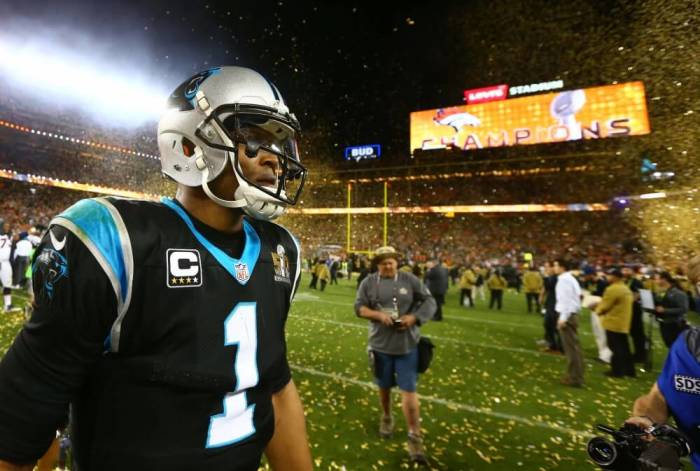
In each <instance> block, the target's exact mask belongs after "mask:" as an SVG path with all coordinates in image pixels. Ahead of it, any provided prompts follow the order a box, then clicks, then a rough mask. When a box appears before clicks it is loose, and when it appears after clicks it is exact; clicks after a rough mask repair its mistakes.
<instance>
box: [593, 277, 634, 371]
mask: <svg viewBox="0 0 700 471" xmlns="http://www.w3.org/2000/svg"><path fill="white" fill-rule="evenodd" d="M607 277H608V281H609V282H610V285H609V286H608V287H607V288H605V292H604V293H603V298H602V299H601V301H600V303H598V305H597V306H596V308H595V313H596V314H597V315H598V316H600V322H601V324H602V325H603V328H604V329H605V336H606V338H607V341H608V347H609V348H610V350H612V352H613V353H612V358H611V360H610V366H611V369H610V371H608V372H606V373H605V374H606V375H607V376H612V377H616V378H619V377H622V376H632V377H634V376H635V373H634V363H633V361H632V354H631V353H630V345H629V339H628V338H627V337H628V334H629V332H630V327H631V325H632V303H633V301H634V297H633V296H632V291H630V289H629V288H628V287H627V285H626V284H625V283H624V278H623V275H622V270H620V269H619V268H613V269H610V270H608V272H607Z"/></svg>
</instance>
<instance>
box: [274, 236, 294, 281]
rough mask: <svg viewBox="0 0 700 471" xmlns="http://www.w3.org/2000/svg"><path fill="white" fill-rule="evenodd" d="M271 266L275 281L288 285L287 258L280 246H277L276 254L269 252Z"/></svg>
mask: <svg viewBox="0 0 700 471" xmlns="http://www.w3.org/2000/svg"><path fill="white" fill-rule="evenodd" d="M271 255H272V265H273V266H274V268H275V281H281V282H283V283H289V282H290V281H289V258H288V257H287V254H286V253H285V250H284V247H283V246H282V244H277V252H271Z"/></svg>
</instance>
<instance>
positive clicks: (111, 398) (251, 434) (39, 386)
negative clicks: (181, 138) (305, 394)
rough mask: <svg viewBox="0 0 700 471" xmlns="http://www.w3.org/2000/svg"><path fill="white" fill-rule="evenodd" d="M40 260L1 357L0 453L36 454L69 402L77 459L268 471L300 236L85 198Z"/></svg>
mask: <svg viewBox="0 0 700 471" xmlns="http://www.w3.org/2000/svg"><path fill="white" fill-rule="evenodd" d="M36 253H37V255H36V257H35V261H34V280H33V283H34V290H35V293H36V308H35V312H34V314H33V316H32V319H31V320H30V322H28V324H27V325H26V326H25V328H24V329H23V330H22V331H21V333H20V334H19V335H18V337H17V339H16V340H15V342H14V344H13V345H12V347H11V349H10V351H9V352H8V353H7V355H6V356H5V357H4V358H3V360H2V363H0V459H4V460H7V461H11V462H18V463H23V462H29V461H32V460H35V459H36V458H38V457H39V456H40V455H41V454H42V453H43V452H44V451H45V450H46V448H47V447H48V445H49V443H50V441H51V439H52V437H53V436H54V433H55V430H56V428H57V427H58V426H59V425H60V423H61V422H62V421H64V420H65V414H66V410H67V408H68V404H69V403H70V404H71V405H72V418H73V420H72V427H73V443H74V455H75V461H76V466H77V469H79V470H80V471H91V470H112V469H114V470H124V469H129V470H141V469H143V470H161V469H162V470H169V471H173V470H200V469H202V470H203V469H206V470H210V471H217V470H226V471H230V470H239V469H240V470H249V469H250V470H255V469H257V468H258V465H259V462H260V457H261V454H262V451H263V449H264V447H265V446H266V444H267V442H268V441H269V440H270V438H271V437H272V433H273V427H274V417H273V410H272V402H271V398H272V394H273V393H275V392H276V391H278V390H280V389H281V388H282V387H284V386H285V385H286V384H287V383H288V382H289V380H290V371H289V366H288V364H287V360H286V343H285V337H284V325H285V321H286V317H287V313H288V310H289V306H290V303H291V298H292V296H293V293H294V291H295V289H296V286H297V283H298V280H299V274H300V264H299V245H298V243H297V242H296V240H295V239H294V238H293V236H292V235H291V234H290V233H289V232H288V231H287V230H286V229H284V228H283V227H281V226H278V225H276V224H273V223H269V222H262V221H255V220H249V219H247V218H246V219H244V221H243V231H242V234H241V235H240V236H239V237H232V236H227V235H224V234H222V233H219V232H217V231H214V230H213V229H211V228H209V227H207V226H205V225H203V224H202V223H199V222H198V221H196V220H193V219H192V218H191V217H190V216H189V215H188V214H187V212H186V211H185V210H184V209H183V207H182V206H180V205H179V204H178V203H177V202H175V201H174V200H170V199H164V200H163V201H162V203H151V202H144V201H132V200H124V199H112V198H96V199H89V200H82V201H80V202H78V203H77V204H75V205H74V206H72V207H71V208H69V209H68V210H66V211H65V212H64V213H63V214H61V215H60V216H58V217H57V218H55V219H54V220H53V221H52V224H51V228H50V230H49V231H48V232H47V235H46V236H45V237H44V240H43V241H42V244H41V245H40V247H39V248H38V250H37V252H36Z"/></svg>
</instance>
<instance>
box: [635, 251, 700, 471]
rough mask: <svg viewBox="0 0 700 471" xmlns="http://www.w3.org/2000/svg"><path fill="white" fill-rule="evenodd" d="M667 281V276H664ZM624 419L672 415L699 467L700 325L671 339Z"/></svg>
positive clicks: (648, 421) (649, 420) (639, 421)
mask: <svg viewBox="0 0 700 471" xmlns="http://www.w3.org/2000/svg"><path fill="white" fill-rule="evenodd" d="M688 271H689V277H690V280H691V282H692V283H693V284H694V285H695V286H697V285H698V282H700V257H695V258H693V259H692V260H691V261H690V263H689V264H688ZM667 281H668V280H667ZM632 414H633V417H630V418H629V419H628V420H627V423H629V424H634V425H637V426H638V427H641V428H643V429H647V428H649V427H650V426H652V425H653V424H664V423H666V421H667V420H668V418H669V415H671V416H673V418H674V419H675V421H676V424H677V425H678V428H679V429H680V430H681V431H682V432H684V433H685V434H686V435H687V437H688V438H689V439H690V441H691V443H692V445H693V448H694V450H695V451H694V452H693V453H692V454H691V455H690V460H691V462H692V463H693V467H694V468H695V469H696V470H700V453H698V446H700V429H699V428H698V426H700V329H698V328H696V327H691V328H689V329H687V330H685V331H684V332H681V333H680V335H679V336H678V338H677V339H676V340H675V342H673V344H672V345H671V348H670V350H669V352H668V357H667V358H666V363H665V364H664V368H663V370H662V371H661V374H660V375H659V377H658V378H657V380H656V383H654V386H652V388H651V391H649V393H648V394H646V395H644V396H641V397H640V398H638V399H637V400H636V401H635V403H634V407H633V409H632Z"/></svg>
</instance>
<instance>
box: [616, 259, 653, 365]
mask: <svg viewBox="0 0 700 471" xmlns="http://www.w3.org/2000/svg"><path fill="white" fill-rule="evenodd" d="M622 274H623V275H624V277H625V284H626V285H627V287H628V288H629V289H630V290H631V291H632V295H633V296H634V304H632V327H631V328H630V337H632V341H633V343H634V355H633V361H634V362H635V363H644V362H645V361H646V358H647V350H646V348H647V347H646V344H647V336H646V333H644V315H643V312H642V303H641V301H640V300H639V290H640V289H644V285H643V284H642V280H640V279H639V278H637V276H636V269H634V268H632V267H624V268H623V269H622Z"/></svg>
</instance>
